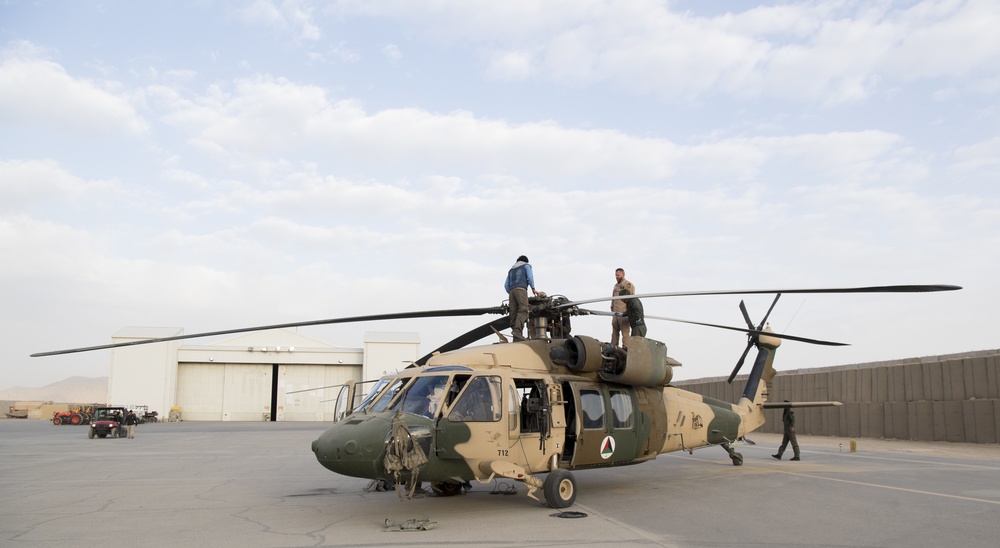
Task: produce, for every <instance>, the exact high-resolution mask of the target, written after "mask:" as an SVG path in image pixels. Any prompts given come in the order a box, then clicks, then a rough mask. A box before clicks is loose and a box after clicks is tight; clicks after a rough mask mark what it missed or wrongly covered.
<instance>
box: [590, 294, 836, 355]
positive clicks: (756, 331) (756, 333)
mask: <svg viewBox="0 0 1000 548" xmlns="http://www.w3.org/2000/svg"><path fill="white" fill-rule="evenodd" d="M622 296H623V297H624V295H622ZM581 310H583V311H585V312H587V313H588V314H593V315H595V316H614V315H615V314H614V312H605V311H603V310H586V309H581ZM643 317H644V318H645V319H647V320H665V321H668V322H677V323H687V324H691V325H701V326H704V327H715V328H717V329H728V330H730V331H739V332H740V333H746V334H748V335H753V336H759V335H766V336H768V337H774V338H776V339H787V340H789V341H798V342H804V343H809V344H821V345H823V346H851V345H850V344H848V343H842V342H834V341H824V340H820V339H808V338H806V337H796V336H795V335H785V334H784V333H772V332H771V331H761V330H759V329H747V328H745V327H731V326H728V325H718V324H714V323H704V322H696V321H692V320H682V319H680V318H667V317H665V316H643Z"/></svg>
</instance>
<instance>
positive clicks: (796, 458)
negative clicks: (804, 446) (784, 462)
mask: <svg viewBox="0 0 1000 548" xmlns="http://www.w3.org/2000/svg"><path fill="white" fill-rule="evenodd" d="M790 460H802V459H800V458H799V456H798V455H795V456H794V457H792V458H791V459H790Z"/></svg>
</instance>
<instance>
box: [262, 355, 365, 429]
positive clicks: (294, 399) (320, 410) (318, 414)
mask: <svg viewBox="0 0 1000 548" xmlns="http://www.w3.org/2000/svg"><path fill="white" fill-rule="evenodd" d="M350 380H354V381H360V380H361V366H360V365H338V366H323V365H282V366H281V367H280V368H279V370H278V382H277V384H276V386H277V394H278V397H277V402H278V417H279V419H278V420H286V421H331V420H333V417H334V415H335V414H336V407H337V405H336V404H337V402H336V397H337V393H338V390H339V388H340V387H339V386H338V385H341V384H344V383H346V382H347V381H350ZM368 386H371V385H368ZM323 387H327V388H325V389H324V388H323Z"/></svg>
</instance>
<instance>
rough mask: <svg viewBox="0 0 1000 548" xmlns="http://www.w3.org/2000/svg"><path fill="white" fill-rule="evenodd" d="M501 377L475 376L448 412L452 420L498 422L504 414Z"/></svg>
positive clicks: (449, 418)
mask: <svg viewBox="0 0 1000 548" xmlns="http://www.w3.org/2000/svg"><path fill="white" fill-rule="evenodd" d="M501 389H502V384H501V383H500V377H495V376H492V375H490V376H480V377H473V378H472V380H470V381H469V382H468V384H467V385H466V387H465V391H464V392H462V395H460V396H459V397H458V401H456V402H455V405H454V406H452V408H451V412H450V413H448V420H450V421H452V422H496V421H499V420H500V417H501V416H502V415H503V408H502V407H501V401H502V398H501V394H502V390H501Z"/></svg>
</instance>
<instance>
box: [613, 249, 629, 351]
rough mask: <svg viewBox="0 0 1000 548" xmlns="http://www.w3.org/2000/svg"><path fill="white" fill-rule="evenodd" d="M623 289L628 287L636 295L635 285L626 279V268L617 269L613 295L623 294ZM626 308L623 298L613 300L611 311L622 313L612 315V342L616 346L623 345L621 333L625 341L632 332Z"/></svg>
mask: <svg viewBox="0 0 1000 548" xmlns="http://www.w3.org/2000/svg"><path fill="white" fill-rule="evenodd" d="M623 289H627V290H628V292H629V295H635V286H634V285H632V282H630V281H628V280H626V279H625V269H623V268H619V269H617V270H615V286H614V287H613V288H612V289H611V296H612V297H617V296H618V295H621V294H622V290H623ZM625 310H626V306H625V301H623V300H621V299H615V300H613V301H611V311H612V312H617V313H618V314H620V315H619V316H612V317H611V344H613V345H615V346H621V344H620V342H619V340H618V337H619V335H621V342H625V341H627V340H628V338H629V335H631V333H632V327H631V326H630V325H629V323H628V317H627V316H625Z"/></svg>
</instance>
